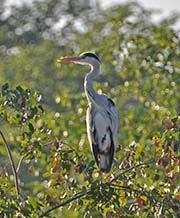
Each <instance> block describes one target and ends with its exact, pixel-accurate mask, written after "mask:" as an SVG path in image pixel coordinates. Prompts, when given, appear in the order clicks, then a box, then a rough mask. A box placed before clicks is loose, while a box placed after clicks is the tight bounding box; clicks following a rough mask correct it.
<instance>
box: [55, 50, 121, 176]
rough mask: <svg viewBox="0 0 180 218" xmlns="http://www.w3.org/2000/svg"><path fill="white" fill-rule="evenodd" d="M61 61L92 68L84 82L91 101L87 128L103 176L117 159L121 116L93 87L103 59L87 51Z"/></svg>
mask: <svg viewBox="0 0 180 218" xmlns="http://www.w3.org/2000/svg"><path fill="white" fill-rule="evenodd" d="M58 61H59V62H73V63H77V64H86V65H89V66H90V68H91V70H90V72H89V73H87V75H86V76H85V79H84V90H85V94H86V97H87V100H88V103H89V105H88V109H87V113H86V125H87V134H88V139H89V143H90V145H91V150H92V153H93V154H94V158H95V161H96V163H97V165H98V167H99V169H100V171H101V172H103V173H108V172H109V171H110V169H111V166H112V162H113V159H114V152H115V148H116V144H117V138H118V116H117V111H116V108H115V104H114V102H113V101H112V100H111V99H110V98H109V97H108V96H107V95H105V94H98V93H97V92H96V91H95V90H94V88H93V85H92V82H93V79H94V78H95V77H96V76H97V75H98V73H99V71H100V64H101V62H100V60H99V58H98V57H97V55H96V54H94V53H93V52H89V51H88V52H84V53H82V54H80V56H78V57H61V58H60V59H59V60H58Z"/></svg>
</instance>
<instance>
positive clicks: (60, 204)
mask: <svg viewBox="0 0 180 218" xmlns="http://www.w3.org/2000/svg"><path fill="white" fill-rule="evenodd" d="M151 163H154V160H149V161H146V162H142V163H139V164H137V165H135V166H133V167H130V168H128V169H126V170H124V171H123V172H122V173H119V174H117V175H116V176H115V177H114V178H113V179H112V180H111V181H110V182H106V183H104V184H100V185H98V186H96V188H95V189H99V187H101V186H103V187H104V188H105V187H108V186H110V185H112V186H113V185H114V184H113V182H114V181H115V180H117V179H119V178H120V177H121V176H123V175H124V174H126V173H128V172H130V171H131V170H133V169H136V168H138V167H141V166H145V165H149V164H151ZM123 188H127V187H123ZM95 189H91V190H89V191H81V192H78V193H77V194H75V195H74V196H72V197H71V198H69V199H68V200H66V201H64V202H61V203H57V204H55V205H54V206H52V207H49V208H48V209H47V210H45V211H44V212H42V213H41V214H40V216H39V217H40V218H42V217H44V216H46V215H47V214H49V213H50V212H51V211H53V210H55V209H57V208H60V207H63V206H65V205H67V204H69V203H70V202H72V201H75V200H76V199H79V198H81V197H84V196H85V195H88V194H91V193H93V191H94V190H95Z"/></svg>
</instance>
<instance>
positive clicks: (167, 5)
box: [99, 0, 180, 29]
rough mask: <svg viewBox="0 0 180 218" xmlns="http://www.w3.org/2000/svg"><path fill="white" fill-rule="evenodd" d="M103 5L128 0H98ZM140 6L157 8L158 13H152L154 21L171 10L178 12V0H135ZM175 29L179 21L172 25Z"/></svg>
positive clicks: (178, 26)
mask: <svg viewBox="0 0 180 218" xmlns="http://www.w3.org/2000/svg"><path fill="white" fill-rule="evenodd" d="M99 1H100V2H101V4H102V5H103V7H108V6H109V5H111V4H113V3H116V2H117V3H125V2H129V0H99ZM135 1H136V0H135ZM137 2H139V3H140V4H141V5H142V6H144V7H145V8H147V9H158V10H160V11H159V14H156V15H153V19H154V21H158V20H160V19H162V18H164V17H167V16H169V15H171V14H173V12H178V13H179V14H180V0H164V1H163V0H137ZM174 28H175V29H180V21H179V22H178V23H177V24H176V25H175V26H174Z"/></svg>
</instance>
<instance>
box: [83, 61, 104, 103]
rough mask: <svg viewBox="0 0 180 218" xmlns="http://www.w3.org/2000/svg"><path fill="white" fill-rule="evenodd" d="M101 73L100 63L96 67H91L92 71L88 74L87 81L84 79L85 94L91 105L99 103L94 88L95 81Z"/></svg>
mask: <svg viewBox="0 0 180 218" xmlns="http://www.w3.org/2000/svg"><path fill="white" fill-rule="evenodd" d="M99 72H100V65H99V63H96V64H94V65H91V70H90V72H89V73H87V75H86V77H85V79H84V90H85V94H86V96H87V99H88V101H89V102H91V103H95V104H96V102H97V101H98V94H97V93H96V91H95V90H94V88H93V86H92V82H93V79H94V78H95V77H96V76H97V75H98V73H99Z"/></svg>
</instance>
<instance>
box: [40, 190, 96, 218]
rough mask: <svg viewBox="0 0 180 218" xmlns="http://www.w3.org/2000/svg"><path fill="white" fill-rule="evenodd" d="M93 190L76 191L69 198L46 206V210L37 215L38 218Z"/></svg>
mask: <svg viewBox="0 0 180 218" xmlns="http://www.w3.org/2000/svg"><path fill="white" fill-rule="evenodd" d="M92 191H93V190H89V191H81V192H78V193H77V194H75V195H74V196H72V197H71V198H69V199H68V200H66V201H64V202H61V203H57V204H55V205H54V206H52V207H50V208H48V209H47V210H45V211H44V212H42V213H41V214H40V216H39V218H42V217H44V216H46V215H47V214H49V213H50V212H51V211H53V210H55V209H57V208H60V207H63V206H65V205H66V204H69V203H71V202H72V201H74V200H76V199H78V198H81V197H83V196H85V195H87V194H90V193H92Z"/></svg>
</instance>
